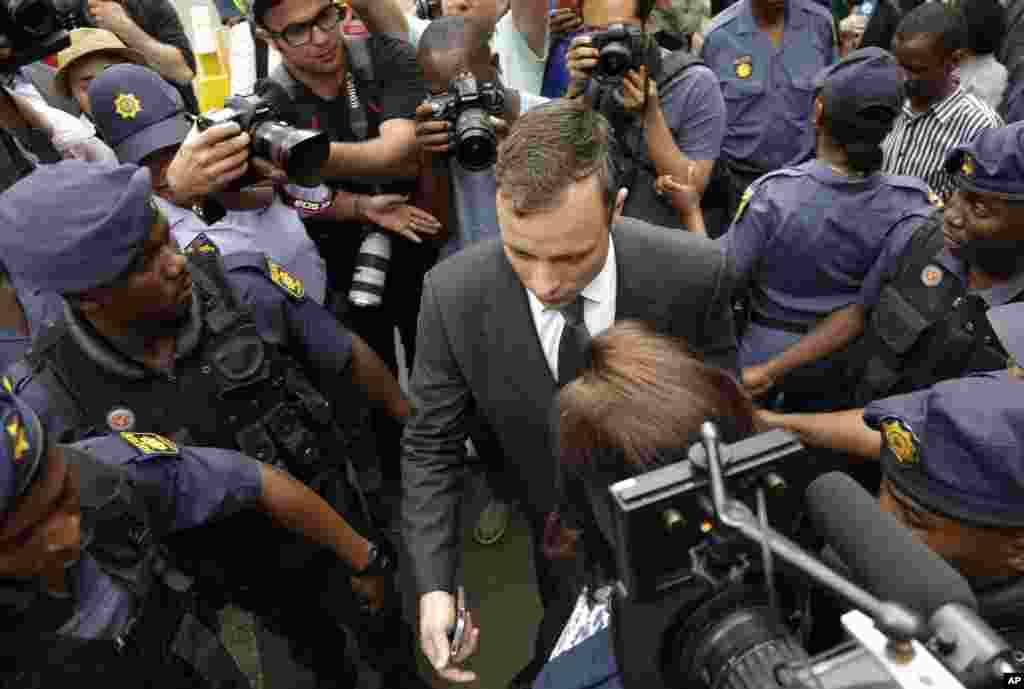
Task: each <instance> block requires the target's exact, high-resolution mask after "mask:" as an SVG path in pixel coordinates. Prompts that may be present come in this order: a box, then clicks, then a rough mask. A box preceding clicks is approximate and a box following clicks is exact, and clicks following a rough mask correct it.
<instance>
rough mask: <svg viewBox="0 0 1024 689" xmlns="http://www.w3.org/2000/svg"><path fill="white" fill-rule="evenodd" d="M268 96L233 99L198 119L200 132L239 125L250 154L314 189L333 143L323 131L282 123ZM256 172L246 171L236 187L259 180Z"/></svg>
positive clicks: (302, 184)
mask: <svg viewBox="0 0 1024 689" xmlns="http://www.w3.org/2000/svg"><path fill="white" fill-rule="evenodd" d="M265 96H266V93H265V92H264V93H257V94H252V95H245V96H231V97H230V98H228V99H227V100H226V101H225V102H224V107H223V108H218V109H216V110H211V111H210V112H207V113H204V114H203V115H200V116H199V118H198V119H197V120H196V126H197V127H198V128H199V131H205V130H206V129H208V128H209V127H213V126H214V125H218V124H223V123H225V122H237V123H238V125H239V126H240V127H241V128H242V131H243V132H247V133H248V134H249V138H250V143H249V152H250V155H251V156H252V157H253V158H264V159H266V160H268V161H270V162H271V163H273V164H274V165H276V166H277V167H279V168H281V169H282V170H284V171H285V173H286V174H287V175H288V179H289V180H290V181H292V182H295V183H296V184H299V185H301V186H307V187H315V186H316V185H317V184H319V183H320V181H321V179H320V168H322V167H323V165H324V163H326V162H327V157H328V155H329V154H330V147H331V142H330V139H329V138H328V137H327V134H325V133H324V132H318V131H315V130H312V129H299V128H297V127H293V126H292V125H290V124H288V123H287V122H285V121H283V118H282V115H281V113H280V112H279V109H278V108H275V107H274V105H273V103H272V102H271V99H269V98H266V97H265ZM258 179H259V175H258V174H256V173H255V172H254V171H249V172H246V174H245V175H244V176H243V177H242V179H241V180H239V182H238V183H237V184H236V185H235V186H236V187H239V188H240V187H245V186H248V185H251V184H253V183H255V182H256V181H258Z"/></svg>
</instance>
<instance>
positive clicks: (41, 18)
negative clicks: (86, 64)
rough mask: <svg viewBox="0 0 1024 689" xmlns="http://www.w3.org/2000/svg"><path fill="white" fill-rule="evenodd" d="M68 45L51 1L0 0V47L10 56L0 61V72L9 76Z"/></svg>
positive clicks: (65, 34)
mask: <svg viewBox="0 0 1024 689" xmlns="http://www.w3.org/2000/svg"><path fill="white" fill-rule="evenodd" d="M70 44H71V39H70V37H69V36H68V32H67V31H65V30H64V23H63V20H62V19H61V16H60V14H59V12H58V10H57V8H56V7H55V6H54V3H53V0H0V48H9V49H10V50H11V51H12V53H13V54H12V56H11V57H10V59H8V60H4V61H0V72H6V73H10V72H12V71H14V70H15V69H17V68H18V67H21V66H22V65H27V64H30V63H32V62H37V61H39V60H42V59H43V58H44V57H49V56H50V55H53V54H54V53H56V52H59V51H61V50H63V49H64V48H66V47H68V46H69V45H70Z"/></svg>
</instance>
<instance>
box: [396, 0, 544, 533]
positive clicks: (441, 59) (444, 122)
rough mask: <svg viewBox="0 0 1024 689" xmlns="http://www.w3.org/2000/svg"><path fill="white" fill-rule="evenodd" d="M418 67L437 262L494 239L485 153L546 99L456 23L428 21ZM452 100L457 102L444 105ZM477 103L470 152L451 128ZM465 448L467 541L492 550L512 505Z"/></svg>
mask: <svg viewBox="0 0 1024 689" xmlns="http://www.w3.org/2000/svg"><path fill="white" fill-rule="evenodd" d="M419 60H420V65H421V66H422V67H423V72H424V75H425V76H426V78H427V83H428V86H429V87H430V92H431V93H432V94H434V95H433V97H432V98H431V99H430V100H429V101H427V102H426V103H423V104H422V105H420V106H419V107H418V108H417V109H416V118H417V120H418V122H417V125H416V135H417V138H418V139H419V142H420V145H421V146H422V148H423V150H424V151H425V152H426V153H427V154H428V155H429V156H430V164H431V165H432V166H433V170H434V179H435V180H436V183H437V184H438V185H440V188H439V189H437V190H436V192H435V198H439V199H450V203H449V204H448V207H447V208H443V209H440V211H439V212H440V213H441V214H442V223H443V225H444V226H445V227H446V228H447V232H446V234H447V240H446V241H445V243H444V244H443V245H442V246H441V249H440V258H441V259H444V258H447V257H448V256H451V255H453V254H455V253H457V252H459V251H461V250H462V249H465V248H467V247H469V246H472V245H474V244H477V243H478V242H481V241H485V240H488V239H493V238H495V237H498V236H499V234H500V230H499V228H498V211H497V206H496V204H495V193H496V191H497V182H496V181H495V179H494V163H493V160H491V159H490V154H492V153H493V154H494V155H495V156H496V155H497V145H498V137H499V136H502V137H503V136H504V134H505V133H506V132H507V129H508V127H509V126H510V125H511V124H512V123H514V122H515V121H516V120H517V119H518V118H519V116H520V115H521V114H523V113H525V112H527V111H528V110H529V109H530V108H532V107H533V106H535V105H537V104H539V103H543V102H544V101H545V100H546V99H544V98H541V97H539V96H534V95H531V94H529V93H526V92H523V91H517V90H516V89H513V88H510V87H507V86H505V85H504V83H503V81H502V77H501V70H500V62H499V56H498V55H495V54H493V53H492V52H491V47H490V44H489V42H488V34H487V30H486V27H485V26H484V25H483V24H481V23H480V22H476V21H472V20H470V19H469V18H467V17H464V16H454V17H442V18H441V19H437V20H434V21H433V22H431V23H430V25H429V26H427V29H426V31H424V32H423V37H422V39H421V40H420V47H419ZM467 77H471V78H472V79H475V80H476V89H477V90H478V91H481V93H480V94H479V96H478V97H474V99H473V100H472V101H465V102H463V97H464V96H465V95H466V94H459V91H460V89H462V88H464V86H462V84H468V82H467V81H466V80H467ZM453 98H458V99H459V100H458V101H452V100H451V99H453ZM482 102H486V103H487V104H489V105H490V106H491V107H490V108H489V109H488V108H486V107H484V109H483V110H481V111H480V115H482V116H483V117H485V118H488V121H489V122H490V124H486V125H484V128H485V129H487V131H488V132H489V133H488V134H487V139H488V143H487V144H485V145H482V146H481V147H479V148H477V147H476V146H475V145H473V144H471V143H469V138H470V137H469V136H467V133H466V132H465V131H459V128H458V126H457V123H458V122H460V121H461V120H460V118H461V117H463V115H462V114H461V113H463V112H466V111H468V110H470V109H473V108H477V109H479V108H481V107H482ZM435 108H436V109H437V110H438V112H435ZM464 128H465V127H464ZM479 134H480V132H479V131H477V132H470V135H471V136H472V137H473V138H479ZM460 140H464V141H463V143H459V142H460ZM467 146H468V149H467V150H470V151H471V152H472V153H473V154H474V157H478V156H482V155H483V153H481V151H483V150H486V153H487V155H486V157H481V159H480V160H479V161H478V160H471V161H467V163H468V164H469V165H470V167H471V169H467V168H466V167H465V166H464V164H463V163H462V162H460V161H459V159H458V158H459V156H458V150H459V149H460V148H467ZM488 160H491V162H488ZM473 444H474V448H475V449H476V451H477V452H478V453H479V456H481V457H483V458H484V460H485V461H486V462H487V464H488V470H489V472H491V473H489V478H490V479H491V480H490V481H489V484H490V487H491V494H492V499H491V500H490V501H489V502H488V504H487V506H486V507H485V508H484V510H483V511H482V512H481V515H480V518H479V520H478V521H477V525H476V527H475V528H474V530H473V535H474V538H476V540H477V542H478V543H480V544H481V545H492V544H494V543H497V542H498V541H499V540H501V537H502V536H503V535H504V533H505V530H506V529H507V527H508V523H509V519H510V517H511V514H512V508H511V504H512V503H513V502H515V501H514V499H513V497H512V496H511V495H508V494H507V489H506V487H507V485H508V483H509V482H508V481H505V480H502V479H501V478H500V477H499V474H498V473H496V472H498V471H499V470H500V466H499V465H500V464H501V461H500V448H498V447H496V446H495V443H494V442H492V440H491V439H490V437H489V436H488V434H486V433H482V432H481V433H475V434H474V438H473Z"/></svg>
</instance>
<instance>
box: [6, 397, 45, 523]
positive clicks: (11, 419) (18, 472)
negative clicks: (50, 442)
mask: <svg viewBox="0 0 1024 689" xmlns="http://www.w3.org/2000/svg"><path fill="white" fill-rule="evenodd" d="M11 390H12V388H11V384H10V382H9V381H8V379H7V378H4V379H3V385H2V386H0V424H3V431H2V434H3V439H2V441H0V517H2V516H4V515H6V514H7V513H8V512H10V510H11V508H12V507H13V506H14V503H15V501H16V500H17V499H18V498H19V497H21V496H22V495H24V494H25V493H27V492H28V490H29V488H30V487H31V486H32V481H33V480H34V479H35V478H36V476H37V475H39V474H40V473H41V467H42V466H43V465H44V464H45V462H44V459H45V457H44V452H43V451H44V449H45V446H46V443H45V440H46V436H45V435H44V434H43V427H42V425H41V424H40V423H39V417H38V416H36V413H35V412H34V411H32V409H31V408H30V407H29V406H28V405H27V404H25V403H24V402H22V401H21V400H20V399H19V398H18V397H17V396H16V395H14V394H13V393H12V392H11Z"/></svg>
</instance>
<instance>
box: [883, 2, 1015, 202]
mask: <svg viewBox="0 0 1024 689" xmlns="http://www.w3.org/2000/svg"><path fill="white" fill-rule="evenodd" d="M964 41H965V37H964V29H963V27H962V24H961V22H960V19H959V18H958V17H957V16H956V15H955V14H953V13H952V11H950V10H949V9H947V8H946V7H945V6H944V5H943V4H942V3H938V2H935V3H932V2H929V3H925V4H923V5H921V6H920V7H918V8H917V9H915V10H914V11H912V12H910V13H909V14H908V15H907V16H906V17H904V19H903V21H901V22H900V25H899V27H898V28H897V30H896V35H895V37H894V38H893V43H892V51H893V54H894V55H895V56H896V59H897V60H898V61H899V63H900V66H901V67H902V68H903V70H904V72H905V73H906V76H907V82H906V91H907V99H906V101H905V102H904V104H903V112H902V113H900V115H899V117H897V118H896V123H895V124H894V125H893V128H892V132H891V133H890V134H889V136H888V137H886V139H885V141H884V142H882V150H883V152H884V153H885V162H884V163H883V166H882V169H883V171H884V172H888V173H891V174H897V175H912V176H915V177H920V178H921V179H923V180H924V181H925V182H927V183H928V185H929V186H931V188H932V189H934V190H935V191H936V192H937V193H938V194H939V195H940V196H941V197H942V198H943V199H944V200H945V199H947V198H948V197H949V196H950V194H952V193H953V177H952V176H951V175H950V174H948V173H947V172H946V171H945V170H944V169H943V165H942V164H943V161H944V160H945V156H946V153H947V152H948V151H949V150H950V149H952V148H953V147H954V146H956V145H958V144H963V143H968V142H970V141H971V140H973V139H974V137H975V135H976V134H977V133H978V132H979V131H981V130H982V129H989V128H995V127H1000V126H1002V124H1003V121H1002V119H1001V118H1000V117H999V115H998V114H997V113H996V111H995V110H993V109H992V108H991V107H989V106H988V105H987V104H985V103H984V102H983V101H982V100H980V99H979V98H977V97H976V96H974V95H972V94H969V93H967V92H965V91H964V90H962V89H961V88H960V86H959V85H958V83H957V80H956V78H955V77H954V70H955V68H956V63H957V62H958V60H959V59H960V56H961V55H962V54H963V48H964Z"/></svg>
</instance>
